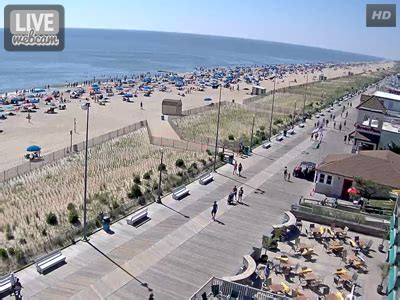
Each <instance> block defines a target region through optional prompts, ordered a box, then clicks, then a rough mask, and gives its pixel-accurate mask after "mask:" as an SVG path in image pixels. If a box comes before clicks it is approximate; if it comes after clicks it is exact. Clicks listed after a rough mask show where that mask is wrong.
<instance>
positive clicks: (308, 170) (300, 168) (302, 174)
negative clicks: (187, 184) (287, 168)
mask: <svg viewBox="0 0 400 300" xmlns="http://www.w3.org/2000/svg"><path fill="white" fill-rule="evenodd" d="M315 166H316V165H315V163H313V162H311V161H302V162H301V163H300V164H299V165H297V166H296V167H294V169H293V177H298V178H304V179H306V180H310V181H313V180H314V175H315Z"/></svg>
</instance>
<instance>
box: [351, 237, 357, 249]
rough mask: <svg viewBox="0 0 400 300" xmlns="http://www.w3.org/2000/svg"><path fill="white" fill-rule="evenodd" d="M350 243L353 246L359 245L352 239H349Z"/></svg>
mask: <svg viewBox="0 0 400 300" xmlns="http://www.w3.org/2000/svg"><path fill="white" fill-rule="evenodd" d="M349 244H350V246H351V247H353V248H354V247H356V246H357V244H356V242H355V241H353V240H352V239H349Z"/></svg>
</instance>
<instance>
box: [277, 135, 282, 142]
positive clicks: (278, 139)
mask: <svg viewBox="0 0 400 300" xmlns="http://www.w3.org/2000/svg"><path fill="white" fill-rule="evenodd" d="M276 140H277V141H278V142H280V141H283V134H278V135H277V136H276Z"/></svg>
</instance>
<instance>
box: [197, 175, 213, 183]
mask: <svg viewBox="0 0 400 300" xmlns="http://www.w3.org/2000/svg"><path fill="white" fill-rule="evenodd" d="M213 180H214V177H213V176H212V175H211V173H206V174H203V175H201V176H200V178H199V183H200V184H202V185H206V184H207V183H209V182H211V181H213Z"/></svg>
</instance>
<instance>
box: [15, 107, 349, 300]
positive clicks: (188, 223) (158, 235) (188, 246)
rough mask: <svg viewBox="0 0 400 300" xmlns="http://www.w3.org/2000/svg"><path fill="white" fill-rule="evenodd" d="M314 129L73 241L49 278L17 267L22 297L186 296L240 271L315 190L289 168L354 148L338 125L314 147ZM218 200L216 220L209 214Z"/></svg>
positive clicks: (257, 152) (130, 297)
mask: <svg viewBox="0 0 400 300" xmlns="http://www.w3.org/2000/svg"><path fill="white" fill-rule="evenodd" d="M353 107H354V105H353ZM339 115H340V113H339ZM350 115H351V117H354V114H353V113H352V114H350ZM348 124H352V122H349V121H348ZM348 126H349V125H348ZM313 127H314V126H313V121H309V123H308V126H307V127H306V128H304V129H298V130H297V132H298V133H297V134H296V135H294V136H292V137H290V138H287V139H285V140H284V141H283V142H281V143H275V142H274V143H273V146H272V148H271V149H268V150H265V149H261V148H258V149H256V150H255V151H254V155H252V156H251V157H250V158H247V159H243V160H242V164H243V166H244V171H243V177H238V176H232V166H230V165H226V166H224V167H222V168H220V169H219V170H218V173H217V174H215V175H214V178H215V181H214V182H211V183H210V184H208V185H207V186H201V185H199V184H198V183H197V182H195V183H193V184H191V185H190V186H189V189H190V191H191V195H190V196H188V197H186V198H184V199H182V200H180V201H176V200H173V199H172V198H171V197H166V198H164V199H163V203H164V204H163V205H159V204H152V205H150V206H149V207H148V209H149V216H150V218H151V220H150V221H148V222H146V223H145V224H143V225H142V226H140V227H138V228H135V227H131V226H128V225H127V224H126V221H125V220H121V221H120V222H118V223H116V224H113V225H112V230H113V231H114V234H112V235H109V234H107V233H105V232H103V231H100V232H98V233H96V234H94V235H93V236H91V237H90V242H89V244H88V243H84V242H79V243H77V244H76V245H73V246H71V247H68V248H67V249H65V250H63V254H64V255H65V256H66V257H67V264H65V265H63V266H61V267H59V268H58V269H56V270H54V271H52V272H50V273H49V274H47V275H45V276H43V275H39V274H38V273H37V272H36V269H35V268H34V266H31V267H29V268H27V269H25V270H23V271H21V272H19V273H18V274H17V276H18V277H19V278H20V279H21V282H22V284H23V286H24V289H23V295H24V297H25V298H27V299H105V298H107V299H148V296H149V293H150V291H152V292H153V293H154V296H155V299H163V300H164V299H165V300H169V299H171V300H172V299H174V300H175V299H187V298H188V297H189V296H190V295H191V294H193V293H194V292H195V291H196V290H197V289H198V288H199V287H200V286H201V285H202V284H203V283H204V282H206V281H207V280H208V279H209V278H210V277H211V276H213V275H214V276H217V277H223V276H229V275H233V274H235V273H236V272H237V271H238V270H239V268H240V266H241V263H242V257H243V255H245V254H249V253H250V252H251V251H252V247H253V246H260V245H261V237H262V235H263V233H269V231H270V230H271V225H272V224H275V223H279V222H281V219H282V217H283V211H285V210H288V209H289V208H290V204H291V203H293V202H295V201H297V200H298V198H299V196H300V195H308V193H309V192H310V190H311V189H312V183H309V182H306V181H304V180H298V179H292V182H291V183H288V182H285V181H283V169H284V167H285V166H288V169H289V170H291V169H292V168H293V167H294V165H295V164H297V163H298V162H300V161H302V160H312V161H319V160H321V159H322V158H323V156H324V155H325V154H326V153H338V152H343V151H346V152H349V151H350V148H351V146H350V145H345V144H344V143H343V133H342V132H340V133H339V132H337V131H335V132H333V131H330V132H328V133H327V135H326V137H325V139H326V142H324V143H323V144H322V146H321V148H320V149H319V150H315V149H312V142H311V141H310V138H309V133H310V132H311V130H312V129H313ZM345 130H346V131H347V133H348V132H350V128H348V129H346V128H345ZM234 185H237V186H238V187H239V186H243V187H244V190H245V193H244V202H245V203H246V204H245V205H237V206H227V205H226V198H227V194H228V193H229V191H230V190H231V189H232V187H233V186H234ZM215 200H217V201H219V210H218V213H217V220H218V222H213V221H212V220H211V214H210V212H211V205H212V203H213V201H215Z"/></svg>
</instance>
